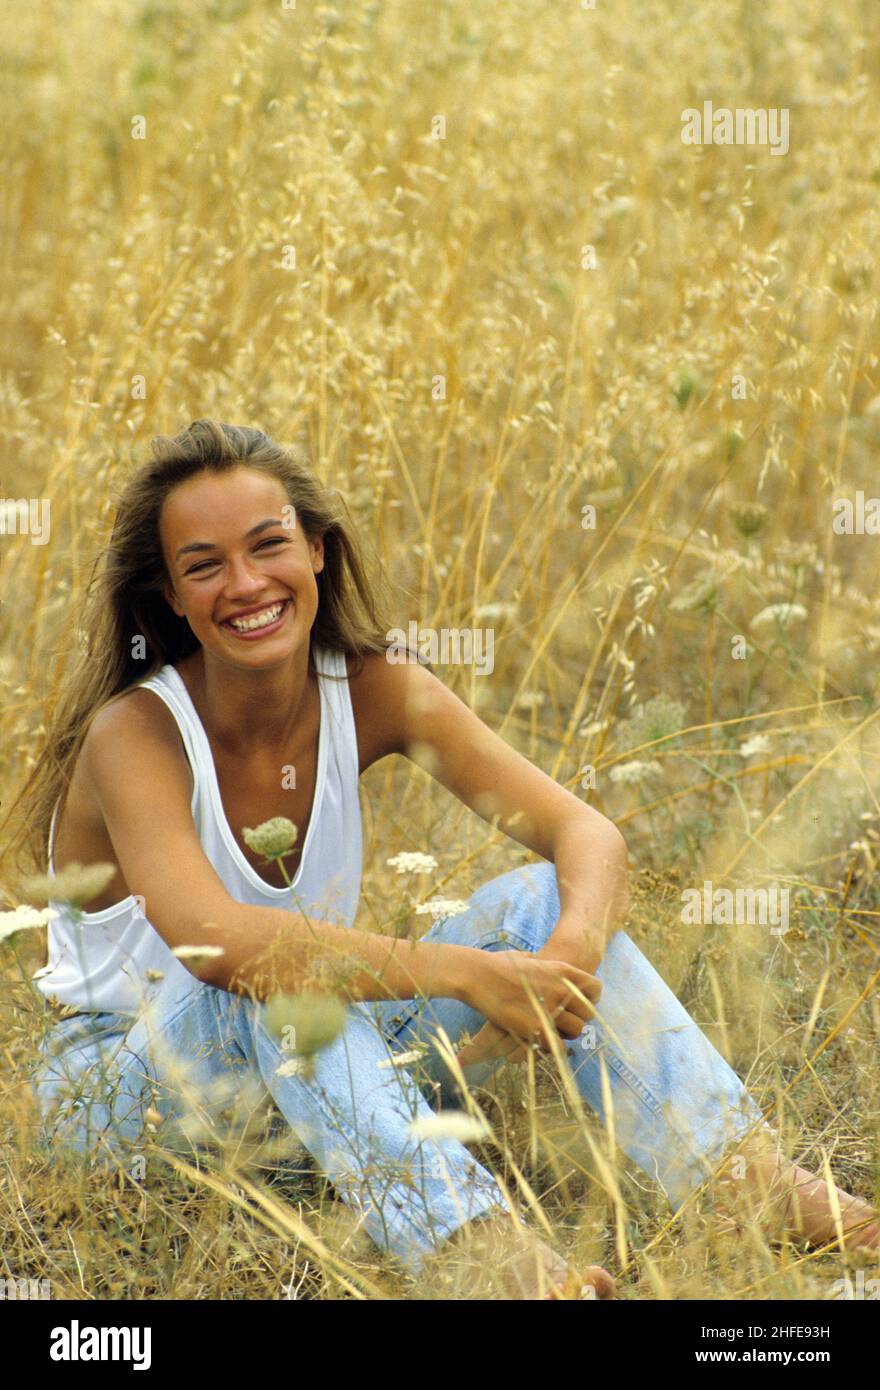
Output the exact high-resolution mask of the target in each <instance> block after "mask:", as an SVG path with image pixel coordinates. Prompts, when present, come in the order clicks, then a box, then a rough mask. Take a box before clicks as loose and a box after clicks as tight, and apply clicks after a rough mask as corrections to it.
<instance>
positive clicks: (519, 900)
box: [371, 862, 773, 1210]
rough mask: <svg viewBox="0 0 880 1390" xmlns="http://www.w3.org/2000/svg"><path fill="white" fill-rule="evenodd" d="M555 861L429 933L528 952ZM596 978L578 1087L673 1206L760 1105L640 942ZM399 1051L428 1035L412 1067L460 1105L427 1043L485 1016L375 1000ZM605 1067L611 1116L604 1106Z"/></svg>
mask: <svg viewBox="0 0 880 1390" xmlns="http://www.w3.org/2000/svg"><path fill="white" fill-rule="evenodd" d="M559 912H560V904H559V894H558V890H557V884H556V873H555V869H554V866H553V865H552V864H549V863H546V862H545V863H541V864H530V865H527V866H525V867H523V868H521V869H515V870H512V871H511V872H510V873H507V874H502V875H501V876H500V877H499V878H496V879H492V880H491V881H490V882H488V883H486V884H484V885H483V886H482V887H481V888H479V889H478V890H477V892H476V893H474V894H473V896H472V897H471V898H470V900H469V903H468V911H467V912H465V913H461V914H459V915H456V916H454V917H449V918H445V919H442V920H441V921H439V922H437V923H436V924H435V925H434V926H433V927H432V928H431V929H430V931H429V932H427V933H426V935H425V937H424V938H423V939H424V940H434V941H444V942H450V943H453V944H457V945H468V946H476V947H478V948H480V949H482V950H490V951H495V950H520V951H535V950H538V949H539V948H540V947H541V946H543V945H544V943H545V942H546V940H547V938H548V936H550V934H551V933H552V931H553V929H554V927H555V926H556V923H557V921H558V919H559ZM596 974H597V976H598V978H599V979H600V980H601V981H602V986H603V989H602V995H601V998H600V1000H599V1003H598V1006H597V1015H596V1017H595V1018H594V1019H593V1020H592V1021H591V1022H590V1023H588V1024H586V1025H585V1026H584V1029H583V1031H582V1033H581V1034H580V1036H579V1037H578V1038H577V1039H575V1040H573V1041H566V1042H565V1043H564V1048H565V1054H566V1058H567V1063H568V1066H569V1067H570V1070H571V1074H572V1076H573V1079H574V1082H575V1085H576V1086H577V1089H578V1092H579V1094H580V1095H581V1097H582V1098H583V1099H584V1101H585V1102H586V1104H587V1105H588V1106H589V1108H590V1109H591V1110H592V1111H593V1112H594V1113H595V1114H596V1115H598V1117H599V1118H600V1120H601V1121H602V1122H603V1124H604V1125H605V1126H606V1128H607V1127H609V1122H610V1121H611V1122H613V1128H614V1137H615V1140H616V1142H617V1144H618V1145H619V1147H620V1148H621V1149H622V1150H623V1151H624V1153H626V1154H627V1156H628V1157H629V1158H631V1159H632V1160H633V1161H634V1162H635V1163H637V1164H638V1166H639V1167H640V1168H641V1169H642V1171H643V1172H645V1173H647V1174H649V1175H650V1176H651V1177H652V1178H655V1179H656V1180H657V1182H658V1183H659V1184H660V1186H661V1187H662V1189H663V1191H664V1192H665V1194H666V1197H667V1199H668V1201H669V1204H670V1206H671V1207H672V1209H673V1210H677V1209H678V1207H679V1206H681V1204H682V1203H683V1202H684V1201H685V1199H686V1197H687V1196H688V1194H689V1193H690V1192H691V1191H692V1190H693V1188H695V1187H698V1186H699V1185H700V1184H701V1183H702V1182H703V1181H704V1180H705V1179H706V1177H708V1176H709V1175H710V1174H711V1172H712V1170H713V1168H714V1167H716V1166H717V1165H718V1163H719V1162H720V1161H721V1159H722V1158H723V1156H724V1154H725V1153H726V1152H727V1151H728V1150H729V1149H731V1148H733V1147H735V1146H736V1145H737V1143H738V1142H739V1141H741V1140H742V1139H743V1138H744V1137H745V1135H746V1134H747V1133H748V1132H749V1131H750V1130H751V1129H753V1128H755V1127H756V1126H763V1128H764V1129H765V1130H767V1131H768V1133H770V1134H772V1133H773V1131H772V1130H771V1128H770V1126H768V1125H765V1124H764V1122H763V1117H762V1114H761V1111H760V1109H759V1108H758V1106H757V1105H756V1104H755V1102H754V1100H753V1099H752V1098H751V1096H750V1095H749V1094H748V1091H747V1090H746V1088H745V1086H744V1085H743V1083H742V1081H741V1080H740V1078H739V1077H738V1076H737V1075H736V1073H735V1072H734V1071H733V1069H732V1068H731V1067H730V1066H729V1065H728V1063H727V1062H726V1061H725V1060H724V1058H723V1057H722V1056H721V1055H720V1053H718V1052H717V1051H716V1049H715V1048H714V1047H713V1046H712V1044H711V1043H710V1042H709V1040H708V1038H707V1037H706V1036H705V1034H704V1033H703V1032H702V1031H701V1029H700V1028H699V1027H698V1026H697V1024H696V1023H694V1021H693V1019H692V1018H691V1017H690V1015H689V1014H688V1012H687V1010H686V1009H685V1008H684V1006H683V1005H682V1004H681V1003H680V1002H679V1000H678V999H677V998H676V997H675V995H674V994H673V992H672V990H671V989H670V988H669V986H668V985H667V984H666V983H665V981H664V980H663V979H662V978H661V977H660V975H659V974H658V973H657V971H656V970H655V969H654V967H653V966H652V965H651V963H650V962H649V961H648V960H647V959H646V957H645V956H644V955H643V954H642V952H641V951H640V950H639V949H638V947H637V946H636V945H635V943H634V942H633V941H632V940H631V939H630V937H628V936H627V935H626V933H625V932H622V931H619V932H616V933H615V935H614V936H613V937H612V938H611V940H610V942H609V943H608V947H607V949H606V951H605V955H604V957H603V959H602V961H601V963H600V965H599V966H598V968H597V971H596ZM371 1007H372V1009H373V1012H374V1014H375V1015H376V1016H377V1019H378V1020H379V1021H380V1022H381V1023H382V1024H383V1026H384V1027H385V1028H386V1030H387V1031H389V1032H390V1033H391V1034H392V1035H393V1037H394V1038H395V1040H396V1041H397V1042H399V1044H400V1045H401V1046H403V1047H411V1046H413V1044H416V1043H427V1044H428V1045H429V1050H428V1052H427V1053H426V1055H425V1057H424V1059H423V1060H422V1061H420V1063H419V1069H420V1071H421V1074H422V1076H423V1077H426V1078H427V1080H428V1081H431V1082H433V1083H434V1084H436V1085H437V1086H438V1087H439V1096H440V1100H441V1103H442V1104H443V1105H444V1106H452V1107H456V1106H459V1105H460V1099H459V1098H458V1088H457V1084H456V1083H455V1081H454V1079H453V1077H452V1076H451V1074H450V1072H449V1070H448V1068H447V1067H446V1066H445V1064H444V1063H443V1062H442V1060H441V1057H440V1054H439V1053H438V1051H437V1049H436V1048H435V1047H434V1046H433V1041H434V1038H435V1036H436V1030H437V1027H438V1025H439V1026H440V1027H442V1028H443V1029H444V1030H445V1032H446V1033H447V1034H448V1036H449V1038H450V1040H451V1041H452V1042H453V1043H456V1042H457V1041H458V1039H459V1038H460V1036H461V1034H462V1032H463V1031H464V1030H465V1029H467V1031H468V1032H469V1033H471V1034H474V1033H476V1032H477V1031H478V1029H479V1028H480V1026H481V1025H482V1023H483V1022H484V1020H483V1019H482V1018H481V1016H480V1015H479V1014H478V1013H477V1012H476V1010H474V1009H471V1008H470V1007H469V1006H468V1005H466V1004H462V1003H460V1002H459V1001H457V1000H453V999H431V1000H421V1001H419V1000H415V1001H412V1002H409V1001H407V1003H406V1004H405V1005H404V1006H403V1007H401V1005H400V1002H399V1001H397V1008H396V1011H395V1012H394V1013H392V1009H393V1001H385V1000H383V1001H378V1002H377V1003H374V1004H373V1005H372V1006H371ZM501 1065H502V1063H501V1062H500V1061H494V1062H481V1063H477V1064H476V1065H475V1066H473V1067H468V1068H465V1073H464V1074H465V1078H466V1080H467V1081H468V1084H483V1083H484V1082H485V1081H486V1080H488V1078H489V1077H490V1076H491V1075H492V1074H493V1073H494V1072H495V1071H496V1070H497V1068H498V1067H499V1066H501ZM603 1073H604V1075H605V1080H606V1086H607V1094H608V1096H609V1097H610V1102H611V1114H610V1115H609V1114H608V1113H607V1111H606V1101H605V1094H603Z"/></svg>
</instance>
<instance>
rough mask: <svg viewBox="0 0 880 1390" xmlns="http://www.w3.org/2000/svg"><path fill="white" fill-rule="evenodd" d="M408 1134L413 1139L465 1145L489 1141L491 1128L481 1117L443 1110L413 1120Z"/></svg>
mask: <svg viewBox="0 0 880 1390" xmlns="http://www.w3.org/2000/svg"><path fill="white" fill-rule="evenodd" d="M409 1132H410V1134H411V1135H412V1137H413V1139H458V1140H459V1142H460V1143H465V1144H470V1143H473V1142H474V1141H476V1140H479V1139H489V1138H491V1135H492V1130H491V1127H490V1125H489V1124H488V1122H487V1121H486V1120H485V1119H484V1117H483V1116H482V1115H480V1116H479V1117H478V1116H475V1115H466V1114H465V1112H464V1111H463V1110H443V1111H441V1112H439V1113H438V1114H435V1115H425V1116H424V1117H423V1118H421V1119H418V1120H413V1122H412V1123H411V1124H410V1126H409Z"/></svg>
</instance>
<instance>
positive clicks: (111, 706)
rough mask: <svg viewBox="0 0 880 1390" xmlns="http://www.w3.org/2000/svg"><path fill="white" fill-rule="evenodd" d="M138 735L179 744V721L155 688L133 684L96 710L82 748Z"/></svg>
mask: <svg viewBox="0 0 880 1390" xmlns="http://www.w3.org/2000/svg"><path fill="white" fill-rule="evenodd" d="M138 737H140V738H143V737H147V738H157V739H158V741H160V742H165V744H178V745H179V733H178V727H177V721H175V719H174V714H172V713H171V710H170V709H168V706H167V705H165V702H164V701H163V699H161V698H160V696H158V695H156V692H154V691H147V689H143V688H142V687H140V685H132V687H131V689H127V691H121V692H120V694H118V695H114V696H113V698H111V699H108V701H106V703H104V705H101V706H100V708H99V710H97V712H96V714H93V717H92V720H90V723H89V728H88V733H86V737H85V741H83V749H85V748H86V746H90V748H95V746H96V745H101V746H106V745H107V744H113V742H114V739H124V741H128V739H131V738H138Z"/></svg>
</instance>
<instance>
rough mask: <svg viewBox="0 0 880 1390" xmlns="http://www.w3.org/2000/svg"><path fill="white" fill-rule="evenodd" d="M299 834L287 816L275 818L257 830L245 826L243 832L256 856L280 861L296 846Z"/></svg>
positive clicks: (264, 822)
mask: <svg viewBox="0 0 880 1390" xmlns="http://www.w3.org/2000/svg"><path fill="white" fill-rule="evenodd" d="M298 833H299V832H298V831H297V828H296V826H295V825H294V823H293V821H291V820H288V819H287V817H286V816H273V817H272V819H271V820H265V821H263V823H262V824H261V825H258V826H256V828H255V829H251V828H250V827H249V826H245V827H244V829H243V830H242V832H241V834H242V839H243V840H244V842H245V844H246V845H247V847H248V849H252V850H253V851H254V853H255V854H263V855H265V857H266V858H267V859H279V858H280V857H281V856H282V855H283V854H289V853H290V851H291V850H292V849H293V846H294V845H295V844H296V837H297V835H298Z"/></svg>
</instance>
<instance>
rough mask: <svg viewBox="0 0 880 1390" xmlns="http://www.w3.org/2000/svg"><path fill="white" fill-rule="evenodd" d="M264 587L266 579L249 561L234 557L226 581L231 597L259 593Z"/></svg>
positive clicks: (230, 562)
mask: <svg viewBox="0 0 880 1390" xmlns="http://www.w3.org/2000/svg"><path fill="white" fill-rule="evenodd" d="M264 586H265V579H264V577H263V576H262V575H261V574H260V572H259V570H258V569H257V568H256V567H255V566H254V565H252V564H251V563H250V561H249V560H247V559H245V558H238V559H236V557H235V556H232V558H231V559H230V561H229V568H228V571H227V580H226V587H227V589H228V591H229V593H230V595H231V596H233V597H237V596H238V595H240V594H243V593H244V594H255V593H259V591H260V590H261V589H262V588H263V587H264Z"/></svg>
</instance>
